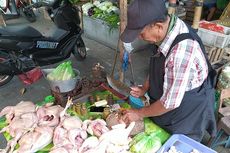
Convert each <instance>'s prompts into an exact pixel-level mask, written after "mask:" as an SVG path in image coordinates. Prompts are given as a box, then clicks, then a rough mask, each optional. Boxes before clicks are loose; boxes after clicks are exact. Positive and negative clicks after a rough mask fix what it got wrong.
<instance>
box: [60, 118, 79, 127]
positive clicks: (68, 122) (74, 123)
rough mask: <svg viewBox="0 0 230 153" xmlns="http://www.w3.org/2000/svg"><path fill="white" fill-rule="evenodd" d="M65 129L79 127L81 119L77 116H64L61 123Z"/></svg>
mask: <svg viewBox="0 0 230 153" xmlns="http://www.w3.org/2000/svg"><path fill="white" fill-rule="evenodd" d="M61 124H62V126H63V127H64V128H65V129H66V130H71V129H79V128H81V126H82V121H81V119H80V118H78V117H77V116H70V117H66V118H65V119H64V121H63V122H62V123H61Z"/></svg>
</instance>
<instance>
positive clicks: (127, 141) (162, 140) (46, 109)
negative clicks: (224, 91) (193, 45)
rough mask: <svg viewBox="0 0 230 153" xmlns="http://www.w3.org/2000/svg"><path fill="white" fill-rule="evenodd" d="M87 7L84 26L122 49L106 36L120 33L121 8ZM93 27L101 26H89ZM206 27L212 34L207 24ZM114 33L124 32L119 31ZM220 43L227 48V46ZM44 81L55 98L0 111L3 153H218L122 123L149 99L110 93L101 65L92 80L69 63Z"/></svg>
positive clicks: (143, 123)
mask: <svg viewBox="0 0 230 153" xmlns="http://www.w3.org/2000/svg"><path fill="white" fill-rule="evenodd" d="M87 5H89V6H87ZM87 5H85V6H84V7H86V8H87V9H86V8H84V7H83V12H84V13H85V14H87V16H85V19H84V20H85V21H84V25H86V26H89V25H93V26H97V29H100V27H102V28H107V29H106V30H102V31H100V30H98V31H92V29H93V28H92V27H89V30H91V31H90V32H89V33H90V34H93V33H94V32H95V33H96V34H95V35H96V36H97V38H98V37H99V36H102V37H101V38H98V39H106V40H109V41H111V42H109V43H111V44H112V43H114V42H116V43H117V41H118V40H119V39H118V36H117V37H116V38H115V37H114V38H113V37H111V35H110V34H111V33H109V34H108V33H106V31H107V32H108V31H110V32H112V33H113V32H114V29H109V28H111V27H109V28H108V25H107V24H110V25H112V26H114V27H116V28H118V22H119V18H118V16H117V14H116V11H118V8H117V7H115V6H114V5H113V4H112V3H111V2H110V3H109V2H105V3H103V5H102V4H101V3H99V2H98V3H95V4H94V3H93V4H92V3H90V4H89V3H88V4H87ZM199 7H200V6H199ZM104 11H106V12H107V13H108V12H109V13H108V14H107V13H105V12H104ZM110 11H111V12H112V13H111V12H110ZM90 13H92V14H90ZM89 14H90V15H89ZM91 16H93V17H94V18H97V19H92V18H90V17H91ZM198 18H199V17H198ZM99 19H100V20H101V19H102V20H105V21H103V22H101V21H100V20H99ZM92 21H96V22H98V23H95V22H94V23H90V22H92ZM104 22H106V23H104ZM196 22H197V20H196ZM101 24H102V25H103V26H101ZM104 25H105V27H104ZM195 26H197V25H195ZM201 26H204V27H205V26H206V27H205V28H207V25H205V24H203V25H202V24H201ZM85 30H87V28H85ZM220 30H223V29H220ZM97 32H99V34H98V33H97ZM221 32H222V31H221ZM114 33H115V34H118V33H119V32H118V30H117V29H116V31H115V32H114ZM100 34H101V35H100ZM104 36H106V37H104ZM108 38H109V39H108ZM115 40H116V41H115ZM101 41H102V40H101ZM103 41H104V40H103ZM207 42H208V43H210V41H207ZM220 43H224V45H225V44H226V42H225V41H224V42H223V41H222V42H220ZM221 45H222V44H221ZM43 75H44V77H45V78H46V79H47V83H49V84H50V89H51V95H50V96H47V97H46V98H44V100H43V101H41V102H38V103H34V102H29V101H22V102H19V103H18V104H17V105H16V106H8V107H6V108H4V109H3V110H1V112H0V129H1V133H3V134H4V136H5V138H6V140H7V141H8V144H7V146H6V148H5V149H3V150H0V152H1V153H2V152H16V153H17V152H18V153H20V152H38V153H45V152H51V153H55V152H57V153H62V152H63V153H68V152H80V153H84V152H88V153H89V152H92V153H93V152H98V153H105V152H107V153H115V152H123V153H125V152H127V153H128V152H133V153H153V152H158V153H163V152H165V153H166V152H168V153H170V152H183V153H199V152H200V153H201V152H205V153H206V152H207V153H209V152H210V153H215V151H214V150H212V149H210V148H208V147H206V146H204V145H202V144H201V143H198V142H196V141H194V140H192V139H190V138H188V137H186V136H184V135H182V134H174V135H171V134H170V133H168V132H167V131H165V130H164V129H162V128H161V127H159V126H158V125H156V124H155V123H153V122H152V120H150V119H149V118H144V119H143V120H140V121H137V122H131V123H130V124H125V123H124V121H123V120H122V112H123V111H124V110H126V109H130V108H140V107H143V106H145V105H148V102H146V99H139V101H134V100H132V99H129V97H127V96H125V95H123V93H119V92H117V91H115V90H113V89H112V88H110V87H109V85H108V82H107V81H106V77H105V73H104V71H103V66H101V65H100V64H96V65H95V66H94V67H93V68H92V77H88V78H81V76H80V71H78V70H76V69H73V68H72V67H71V63H70V62H64V63H62V64H60V65H59V66H58V67H57V68H55V69H49V70H47V69H44V70H43ZM41 99H42V97H41ZM138 102H139V103H138Z"/></svg>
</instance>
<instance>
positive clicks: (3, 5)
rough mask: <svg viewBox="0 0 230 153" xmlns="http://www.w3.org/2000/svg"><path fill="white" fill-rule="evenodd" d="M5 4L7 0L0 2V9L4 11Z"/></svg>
mask: <svg viewBox="0 0 230 153" xmlns="http://www.w3.org/2000/svg"><path fill="white" fill-rule="evenodd" d="M6 3H7V0H1V1H0V8H2V9H5V8H6Z"/></svg>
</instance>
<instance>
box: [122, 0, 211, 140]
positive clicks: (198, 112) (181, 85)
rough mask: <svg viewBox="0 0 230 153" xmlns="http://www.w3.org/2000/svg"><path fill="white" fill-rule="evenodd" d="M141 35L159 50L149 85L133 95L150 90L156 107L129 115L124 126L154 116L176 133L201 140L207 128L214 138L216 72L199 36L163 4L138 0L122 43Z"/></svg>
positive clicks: (130, 9)
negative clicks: (168, 12) (169, 13)
mask: <svg viewBox="0 0 230 153" xmlns="http://www.w3.org/2000/svg"><path fill="white" fill-rule="evenodd" d="M137 37H139V38H140V39H143V40H146V41H148V42H149V43H151V44H156V45H157V46H158V48H157V49H156V51H153V55H152V56H151V57H150V70H149V76H148V78H147V80H146V82H145V84H144V85H143V86H142V87H131V89H132V91H131V92H130V94H131V95H133V96H135V97H141V96H143V95H144V94H145V93H146V92H147V93H148V95H149V96H150V98H151V100H150V103H151V105H150V106H146V107H143V108H141V109H130V110H126V111H124V115H123V119H124V120H125V122H127V123H129V122H131V121H137V120H140V119H143V118H144V117H149V118H151V119H152V120H153V121H154V122H155V123H156V124H158V125H159V126H161V127H162V128H164V129H166V130H168V131H169V132H170V133H172V134H176V133H177V134H185V135H187V136H189V137H191V138H193V139H194V140H197V141H201V139H202V137H203V135H204V132H205V131H206V130H207V131H208V132H209V134H211V135H212V136H214V135H215V133H216V122H215V116H214V102H215V99H214V84H215V81H214V78H215V71H214V70H213V69H212V67H211V65H210V63H209V61H208V59H207V56H206V54H205V50H204V46H203V44H202V42H201V40H200V38H199V37H198V35H197V34H196V33H195V32H194V31H193V30H192V29H191V27H189V26H187V25H186V24H185V23H184V22H183V21H182V20H180V19H179V18H178V17H176V16H174V15H171V16H169V15H168V14H167V9H166V7H165V4H164V2H163V0H134V1H133V2H132V3H131V4H130V5H129V7H128V23H127V26H126V29H125V31H124V32H123V33H122V35H121V40H122V41H123V42H125V43H129V42H132V41H134V39H135V38H137Z"/></svg>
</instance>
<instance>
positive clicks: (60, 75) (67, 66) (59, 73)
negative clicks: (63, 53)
mask: <svg viewBox="0 0 230 153" xmlns="http://www.w3.org/2000/svg"><path fill="white" fill-rule="evenodd" d="M74 77H75V73H74V71H73V68H72V65H71V62H70V61H67V62H64V63H61V64H60V65H58V67H56V68H55V69H54V70H53V71H52V72H51V73H49V74H48V75H47V78H48V79H49V80H69V79H71V78H74Z"/></svg>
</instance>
